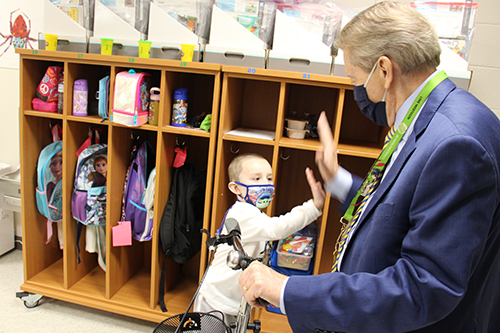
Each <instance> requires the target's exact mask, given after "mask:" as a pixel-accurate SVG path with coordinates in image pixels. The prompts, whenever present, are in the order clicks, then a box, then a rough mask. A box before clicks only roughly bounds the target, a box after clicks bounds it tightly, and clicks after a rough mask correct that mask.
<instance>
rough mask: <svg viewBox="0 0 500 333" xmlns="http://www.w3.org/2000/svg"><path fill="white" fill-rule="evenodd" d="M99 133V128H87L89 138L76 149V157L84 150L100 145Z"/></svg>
mask: <svg viewBox="0 0 500 333" xmlns="http://www.w3.org/2000/svg"><path fill="white" fill-rule="evenodd" d="M101 132H102V130H101V129H100V128H89V137H88V138H87V140H85V142H84V143H83V144H82V145H81V146H80V148H78V150H77V151H76V156H80V154H81V153H82V151H84V150H85V148H87V147H89V146H91V145H93V144H96V143H101Z"/></svg>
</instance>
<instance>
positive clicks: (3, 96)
mask: <svg viewBox="0 0 500 333" xmlns="http://www.w3.org/2000/svg"><path fill="white" fill-rule="evenodd" d="M457 1H458V0H457ZM334 2H336V3H338V4H340V5H345V6H348V7H350V8H352V9H361V8H364V7H367V6H370V5H372V4H374V3H376V2H378V1H374V0H337V1H334ZM402 2H405V3H410V1H409V0H403V1H402ZM475 2H477V3H478V7H479V8H478V13H477V18H476V32H475V36H474V40H473V45H472V49H471V54H470V58H469V70H471V71H473V75H472V82H471V85H470V91H471V93H473V94H474V95H475V96H476V97H477V98H478V99H479V100H481V101H482V102H483V103H485V104H486V105H487V106H488V107H489V108H491V109H492V110H493V111H494V112H495V113H496V114H497V115H498V116H499V117H500V89H499V88H500V61H499V60H498V58H497V57H498V55H499V54H500V43H498V41H499V40H500V1H498V0H477V1H475ZM1 3H2V6H0V32H1V33H2V34H4V35H6V34H7V35H10V33H9V31H10V26H9V22H10V17H9V14H10V12H11V11H13V10H16V9H17V8H20V9H21V10H23V12H25V13H26V15H28V17H29V18H30V20H31V25H32V31H31V36H32V37H35V38H36V36H37V33H38V32H39V31H42V30H43V15H42V14H43V2H42V1H40V0H18V1H16V2H15V3H13V4H10V2H7V1H5V0H2V2H1ZM3 41H4V40H2V39H0V44H1V43H3ZM35 45H36V43H35ZM5 47H6V45H4V46H2V47H0V53H1V52H3V50H4V49H5ZM17 62H18V56H17V55H16V54H14V52H13V49H12V47H11V48H10V49H9V50H8V51H7V53H6V54H5V55H3V56H2V57H0V101H1V104H0V105H1V106H0V162H2V163H7V164H10V165H12V166H13V167H15V166H17V165H18V164H19V151H20V149H22V147H19V115H18V112H19V70H18V69H17V68H15V67H16V66H15V64H16V63H17ZM28 144H29V143H28ZM14 219H15V224H16V236H21V219H20V214H18V213H16V214H15V215H14Z"/></svg>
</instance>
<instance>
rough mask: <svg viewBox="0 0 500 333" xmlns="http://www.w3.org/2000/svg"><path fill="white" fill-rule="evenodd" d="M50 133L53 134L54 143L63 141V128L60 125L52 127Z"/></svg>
mask: <svg viewBox="0 0 500 333" xmlns="http://www.w3.org/2000/svg"><path fill="white" fill-rule="evenodd" d="M50 132H51V133H52V141H53V142H56V141H61V140H62V127H61V126H60V125H59V124H56V125H54V126H52V125H51V126H50Z"/></svg>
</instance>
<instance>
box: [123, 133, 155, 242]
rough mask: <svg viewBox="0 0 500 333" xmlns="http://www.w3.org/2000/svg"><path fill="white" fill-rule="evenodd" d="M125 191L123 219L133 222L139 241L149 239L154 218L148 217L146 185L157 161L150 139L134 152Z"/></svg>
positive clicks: (133, 229)
mask: <svg viewBox="0 0 500 333" xmlns="http://www.w3.org/2000/svg"><path fill="white" fill-rule="evenodd" d="M132 154H133V160H132V163H131V164H130V166H129V168H128V171H127V176H126V181H125V186H124V192H123V198H122V202H123V207H122V221H130V222H132V237H133V238H134V239H136V240H138V241H141V242H142V241H148V240H150V239H151V237H152V231H153V224H152V222H153V221H152V220H151V221H149V220H148V218H147V215H148V214H147V213H148V210H147V208H146V206H145V205H144V198H145V194H146V186H147V183H148V179H149V177H150V174H151V171H152V169H153V168H154V166H155V163H156V158H155V157H156V155H155V153H154V151H153V147H152V146H151V144H150V143H149V142H148V141H144V142H143V144H142V145H141V146H140V148H139V149H138V150H136V151H135V146H134V150H133V152H132Z"/></svg>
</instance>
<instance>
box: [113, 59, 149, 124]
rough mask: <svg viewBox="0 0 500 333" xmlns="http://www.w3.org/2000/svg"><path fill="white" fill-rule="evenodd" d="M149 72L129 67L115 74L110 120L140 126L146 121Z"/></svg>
mask: <svg viewBox="0 0 500 333" xmlns="http://www.w3.org/2000/svg"><path fill="white" fill-rule="evenodd" d="M150 87H151V74H149V73H144V72H141V73H137V72H136V71H135V70H133V69H131V70H129V71H128V72H126V71H124V72H120V73H118V74H117V75H116V79H115V90H114V98H113V114H112V115H111V121H112V122H114V123H117V124H121V125H125V126H131V127H133V126H140V125H142V124H144V123H146V122H147V121H148V111H149V89H150Z"/></svg>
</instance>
